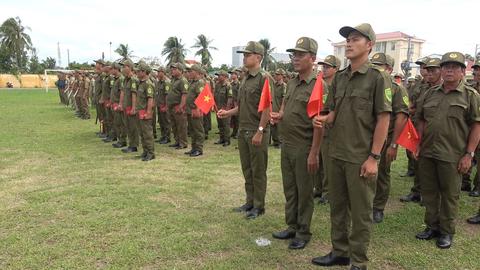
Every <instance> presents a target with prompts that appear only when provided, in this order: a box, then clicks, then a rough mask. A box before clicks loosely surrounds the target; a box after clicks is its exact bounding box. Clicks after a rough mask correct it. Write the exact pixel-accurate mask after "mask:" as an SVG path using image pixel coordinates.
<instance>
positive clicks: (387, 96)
mask: <svg viewBox="0 0 480 270" xmlns="http://www.w3.org/2000/svg"><path fill="white" fill-rule="evenodd" d="M385 99H386V100H387V101H388V102H392V89H391V88H386V89H385Z"/></svg>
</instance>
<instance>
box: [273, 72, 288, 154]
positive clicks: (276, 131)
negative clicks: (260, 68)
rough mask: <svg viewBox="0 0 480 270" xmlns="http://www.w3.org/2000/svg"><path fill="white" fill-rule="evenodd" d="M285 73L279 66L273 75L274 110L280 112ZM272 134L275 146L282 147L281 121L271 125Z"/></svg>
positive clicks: (283, 93) (283, 94) (284, 86)
mask: <svg viewBox="0 0 480 270" xmlns="http://www.w3.org/2000/svg"><path fill="white" fill-rule="evenodd" d="M284 74H285V70H283V69H282V68H279V69H277V70H275V74H274V76H273V79H274V84H273V89H272V111H274V112H278V111H280V106H282V102H283V97H284V96H285V89H286V87H287V84H286V83H285V82H284V81H283V75H284ZM270 134H271V137H272V142H273V143H272V144H273V146H274V147H275V148H280V143H281V141H280V127H279V123H277V124H275V123H274V124H272V125H271V127H270Z"/></svg>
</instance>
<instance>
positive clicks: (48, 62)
mask: <svg viewBox="0 0 480 270" xmlns="http://www.w3.org/2000/svg"><path fill="white" fill-rule="evenodd" d="M56 64H57V61H56V60H55V58H53V57H47V58H46V59H45V60H43V61H42V65H44V66H45V68H46V69H54V68H55V66H56Z"/></svg>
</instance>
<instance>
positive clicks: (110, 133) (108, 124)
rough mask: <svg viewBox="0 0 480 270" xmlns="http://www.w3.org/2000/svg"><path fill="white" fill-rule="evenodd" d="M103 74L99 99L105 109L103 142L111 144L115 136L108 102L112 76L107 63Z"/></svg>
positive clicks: (115, 138)
mask: <svg viewBox="0 0 480 270" xmlns="http://www.w3.org/2000/svg"><path fill="white" fill-rule="evenodd" d="M103 72H104V73H105V75H104V78H103V80H102V97H101V98H100V103H101V104H103V106H104V108H105V121H104V125H105V130H106V131H107V137H106V138H105V139H104V140H103V141H104V142H106V143H108V142H112V141H116V140H117V134H115V130H114V129H113V113H112V110H111V105H112V104H111V101H110V93H111V89H112V82H113V81H112V76H110V75H111V74H110V73H111V72H112V71H111V63H110V62H107V63H106V65H105V67H104V70H103Z"/></svg>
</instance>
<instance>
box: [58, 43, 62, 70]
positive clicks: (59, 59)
mask: <svg viewBox="0 0 480 270" xmlns="http://www.w3.org/2000/svg"><path fill="white" fill-rule="evenodd" d="M57 58H58V66H59V67H61V66H62V55H61V54H60V42H57Z"/></svg>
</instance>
